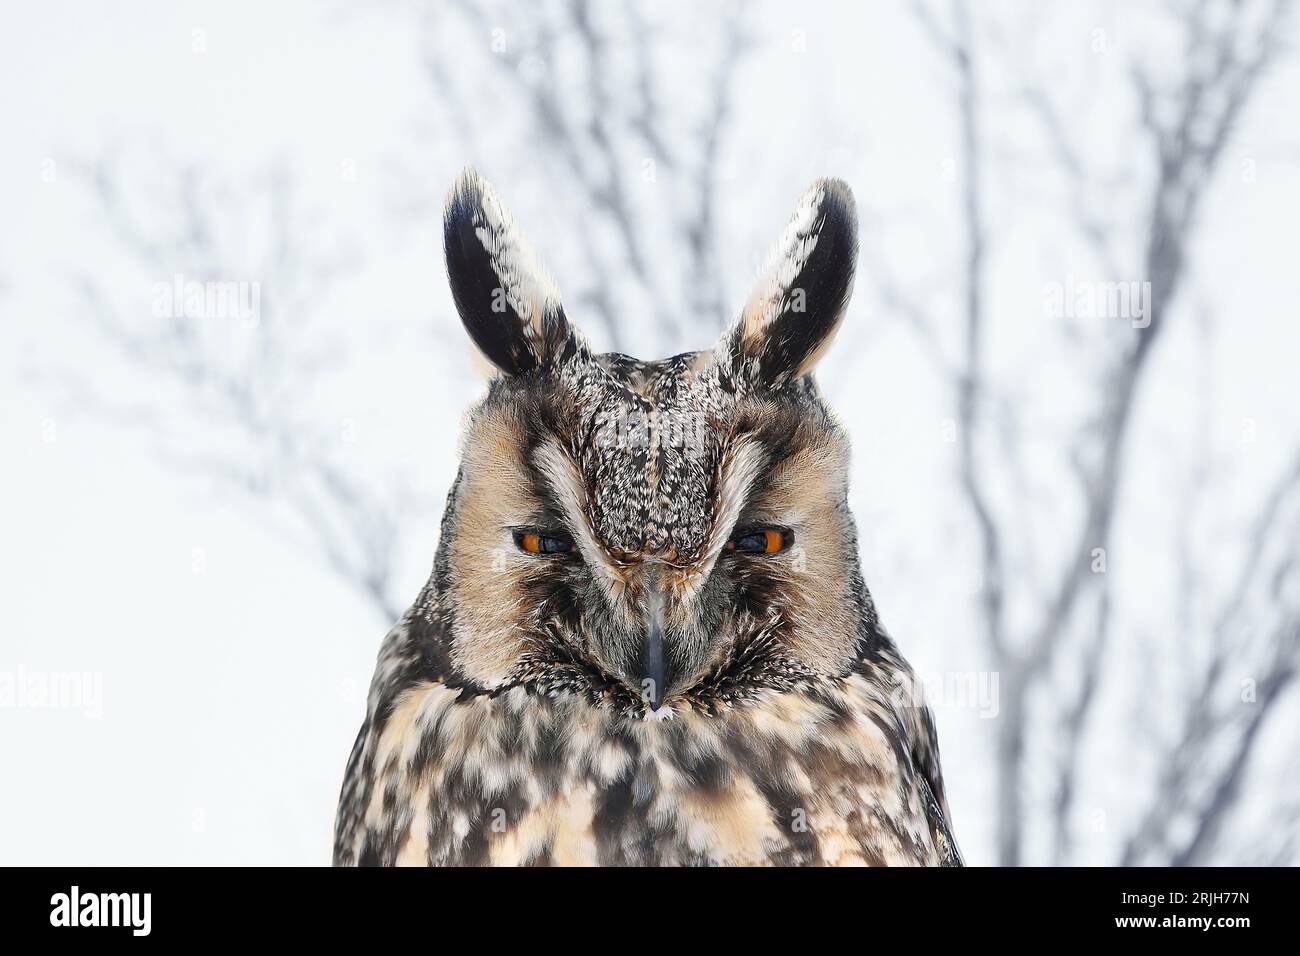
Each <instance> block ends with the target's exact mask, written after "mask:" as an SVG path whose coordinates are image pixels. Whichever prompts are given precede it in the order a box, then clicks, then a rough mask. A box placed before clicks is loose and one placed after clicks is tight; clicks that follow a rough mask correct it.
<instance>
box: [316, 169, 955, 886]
mask: <svg viewBox="0 0 1300 956" xmlns="http://www.w3.org/2000/svg"><path fill="white" fill-rule="evenodd" d="M443 239H444V244H445V252H446V263H447V274H448V279H449V281H450V285H451V291H452V297H453V299H454V301H455V304H456V308H457V310H458V312H459V314H460V318H461V320H462V322H463V324H464V326H465V329H466V331H467V332H468V333H469V337H470V338H471V339H472V340H473V342H474V345H475V346H477V348H478V350H479V351H480V352H481V353H482V354H483V356H484V357H485V358H486V359H487V361H488V362H489V363H490V364H491V366H492V367H493V375H492V377H491V379H490V382H489V384H488V386H487V388H486V394H485V395H484V396H483V397H482V398H481V400H480V401H478V403H477V404H476V405H474V406H473V408H472V409H471V410H470V411H469V413H468V415H467V417H466V425H465V433H464V438H463V443H462V449H461V460H460V468H459V473H458V475H457V477H456V480H455V483H454V484H453V486H452V489H451V492H450V494H449V496H448V499H447V505H446V510H445V512H444V514H443V518H442V526H441V534H440V539H439V542H438V547H437V552H436V556H435V559H434V567H433V571H432V574H431V576H430V578H429V580H428V583H427V584H426V585H425V587H424V589H423V591H422V592H421V593H420V595H419V597H418V598H417V599H416V600H415V602H414V604H413V605H412V606H411V608H410V609H409V610H408V611H407V612H406V614H405V615H404V616H403V617H402V619H401V620H400V621H399V622H398V623H397V624H396V626H395V627H394V628H393V629H392V631H391V632H390V633H389V634H388V636H387V638H386V639H385V640H384V642H383V644H382V647H381V649H380V651H379V659H378V664H377V667H376V669H375V674H374V680H373V683H372V685H371V688H370V692H369V697H368V701H367V707H366V715H365V720H364V722H363V724H362V726H361V731H360V733H359V734H358V735H357V739H356V743H355V745H354V746H353V748H352V752H351V756H350V758H349V760H348V763H347V770H346V774H345V779H344V782H343V788H342V793H341V796H340V799H339V807H338V815H337V820H336V826H335V842H334V862H335V863H336V864H337V865H358V864H360V865H368V864H378V865H395V864H415V865H452V866H465V865H503V866H514V865H557V866H567V865H601V866H606V865H631V866H661V865H662V866H668V865H739V866H748V865H764V864H765V865H780V866H794V865H798V866H805V865H855V864H856V865H960V864H961V856H960V854H959V852H958V849H957V844H956V842H955V840H954V839H953V835H952V829H951V826H950V816H949V812H948V806H947V801H946V798H945V795H944V786H943V778H942V775H941V773H940V769H939V751H938V744H937V740H936V736H935V729H934V724H933V720H932V717H931V714H930V711H929V710H928V709H927V708H926V707H925V705H924V704H923V702H922V701H921V700H920V698H919V695H918V693H917V681H916V679H915V677H914V675H913V672H912V670H911V669H910V667H909V666H908V664H907V663H906V662H905V661H904V660H903V658H902V656H901V655H900V654H899V651H898V648H897V647H896V646H895V644H894V642H893V640H892V639H891V638H890V637H889V635H888V634H887V633H886V631H885V629H884V628H883V626H882V625H881V623H880V621H879V619H878V618H877V614H876V609H875V606H874V605H873V603H872V599H871V595H870V594H869V592H868V591H867V588H866V586H865V584H864V583H863V579H862V574H861V570H860V565H859V559H858V545H857V532H856V528H855V525H854V520H853V516H852V514H851V513H850V511H849V507H848V462H849V447H848V441H847V438H846V435H845V430H844V428H843V426H842V425H841V424H840V422H839V421H838V420H837V418H836V417H835V415H834V414H833V413H832V412H831V410H830V409H829V408H828V407H827V405H826V402H825V400H824V399H823V397H822V395H821V393H820V391H819V390H818V387H817V384H816V383H815V381H814V379H813V368H814V366H815V365H816V363H817V361H818V358H819V357H820V356H821V355H822V354H823V352H824V351H825V350H826V348H827V345H828V344H829V343H830V341H831V339H832V337H833V336H834V334H835V331H836V329H837V327H838V326H839V324H840V321H841V319H842V318H843V315H844V312H845V309H846V306H847V303H848V299H849V295H850V291H851V289H852V284H853V273H854V267H855V260H856V256H857V225H856V215H855V211H854V203H853V197H852V195H851V193H850V192H849V189H848V187H847V186H846V185H845V184H844V183H843V182H841V181H838V180H833V179H823V180H819V181H817V182H816V183H814V184H813V185H812V186H811V188H809V190H808V191H807V192H806V193H805V194H804V196H803V198H802V200H801V201H800V202H799V204H798V206H797V208H796V209H795V212H794V216H793V218H792V219H791V221H790V223H789V226H788V227H787V228H786V230H785V232H784V234H783V235H782V236H781V238H780V240H779V242H778V243H777V245H776V247H775V248H774V251H773V253H772V255H771V259H770V261H769V263H768V265H767V267H766V269H765V270H764V271H763V273H762V274H761V278H760V279H759V281H758V283H757V285H756V287H755V288H754V290H753V292H752V294H751V295H750V297H749V299H748V301H747V303H746V304H745V305H744V308H743V310H742V311H741V312H740V315H739V316H738V318H737V319H736V320H735V321H734V323H733V324H732V325H731V327H730V328H729V329H727V331H726V332H725V333H724V334H723V335H722V337H721V339H720V340H719V341H718V342H717V343H716V344H715V345H714V346H713V347H712V348H709V349H706V350H704V351H698V352H688V353H684V354H681V355H674V356H672V357H671V358H665V359H659V360H655V361H641V360H638V359H635V358H632V357H630V356H627V355H622V354H617V353H603V354H601V353H595V352H593V351H592V349H591V348H590V347H589V346H588V344H587V340H586V339H585V338H584V337H583V334H582V332H581V331H580V330H579V328H578V327H577V325H576V324H574V322H573V321H571V320H570V318H569V315H568V313H567V312H566V310H565V308H564V306H563V305H562V303H561V300H560V295H559V292H558V291H557V289H556V286H555V284H554V282H553V281H552V280H551V278H550V277H549V275H548V274H547V272H546V271H545V270H544V269H543V268H542V266H541V265H540V264H539V262H538V260H537V258H536V257H535V256H534V254H533V252H532V250H531V247H530V246H529V244H528V242H527V240H526V239H525V238H524V236H523V235H522V233H521V232H520V230H519V229H518V227H517V226H516V224H515V220H514V219H513V217H512V216H511V215H510V213H509V212H508V211H507V209H506V207H505V206H504V205H503V204H502V202H501V200H500V198H499V197H498V195H497V193H496V192H495V191H494V190H493V188H492V187H491V186H490V185H489V184H488V183H487V182H486V181H484V180H483V179H482V178H480V177H479V176H478V175H477V174H476V173H475V172H473V171H472V170H467V171H466V172H465V173H463V174H462V175H461V177H460V178H459V179H458V181H457V182H456V183H455V185H454V186H453V188H452V190H451V192H450V195H449V197H448V200H447V204H446V208H445V214H444V223H443Z"/></svg>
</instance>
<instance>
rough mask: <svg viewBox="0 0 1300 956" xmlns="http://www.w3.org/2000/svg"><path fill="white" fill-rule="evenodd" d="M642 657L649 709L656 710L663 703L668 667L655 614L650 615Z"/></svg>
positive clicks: (660, 626)
mask: <svg viewBox="0 0 1300 956" xmlns="http://www.w3.org/2000/svg"><path fill="white" fill-rule="evenodd" d="M644 650H645V653H644V656H643V659H644V663H645V667H644V672H645V680H646V681H647V682H648V687H647V691H648V694H647V696H648V698H649V701H650V709H651V710H658V709H659V708H660V706H661V705H662V704H663V702H664V688H665V686H667V682H668V667H667V664H666V662H665V659H664V632H663V627H662V625H660V623H659V614H658V613H657V612H654V613H651V614H650V621H649V624H648V626H647V627H646V634H645V649H644Z"/></svg>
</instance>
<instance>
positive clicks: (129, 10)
mask: <svg viewBox="0 0 1300 956" xmlns="http://www.w3.org/2000/svg"><path fill="white" fill-rule="evenodd" d="M1298 31H1300V25H1298V23H1297V19H1296V15H1295V12H1294V11H1293V10H1291V9H1290V7H1289V5H1288V4H1287V3H1285V2H1282V3H1271V2H1241V3H1227V2H1209V0H1207V2H1182V0H1178V2H1162V3H1154V2H1153V3H1118V2H1115V3H1111V2H1101V0H1095V2H1087V3H1066V2H1048V3H1043V2H1036V0H999V2H988V3H984V2H981V3H978V4H975V3H971V4H969V5H968V4H966V3H964V2H961V0H956V2H951V3H950V2H948V0H928V2H922V3H902V2H872V3H856V2H854V3H850V2H841V3H822V2H819V3H800V4H780V3H775V2H767V3H763V2H752V3H735V4H722V3H719V4H701V3H671V4H661V3H655V4H650V3H641V4H632V5H629V4H621V3H616V2H615V3H599V4H595V3H591V4H588V3H584V2H581V0H574V2H564V3H546V4H533V3H527V4H525V3H517V4H505V3H480V2H474V0H458V2H435V0H430V2H427V3H402V2H375V3H369V4H343V3H307V2H284V3H274V4H267V3H254V2H220V3H218V2H178V3H163V2H148V3H146V2H138V3H122V4H98V3H91V2H85V0H83V2H66V0H46V2H43V3H41V4H37V5H30V6H26V7H23V8H21V9H15V10H12V11H10V14H9V16H8V17H7V18H6V28H5V29H4V30H3V31H0V86H2V88H3V89H4V90H5V93H4V95H3V97H0V128H2V129H4V130H5V137H4V149H3V150H0V209H2V210H3V213H4V218H3V226H2V227H0V455H2V456H3V458H2V463H0V482H2V483H3V484H2V485H0V540H2V541H3V549H2V551H0V555H2V557H0V562H3V563H2V565H0V581H2V582H3V597H2V599H0V759H2V760H3V766H4V771H3V777H4V784H3V786H2V787H0V863H35V862H40V863H65V864H73V863H76V864H91V863H128V864H144V863H182V864H184V863H200V864H236V863H303V864H321V863H325V862H327V861H328V859H329V853H330V842H331V824H332V817H333V811H334V804H335V799H336V796H337V792H338V786H339V783H340V779H341V774H342V769H343V763H344V760H345V758H346V755H347V753H348V750H349V747H350V746H351V744H352V740H353V737H354V735H355V732H356V729H357V726H358V725H359V721H360V719H361V716H362V710H363V698H364V692H365V687H366V685H367V683H368V681H369V678H370V674H371V669H372V664H373V659H374V654H375V652H376V649H377V647H378V644H379V641H380V639H381V638H382V636H383V634H384V632H385V631H386V629H387V627H388V625H389V623H391V621H392V619H393V617H394V615H395V614H396V613H398V612H399V611H400V609H401V608H402V607H404V606H405V604H406V603H407V602H409V601H410V600H411V599H413V598H414V596H415V595H416V593H417V592H418V590H419V589H420V587H421V585H422V584H423V582H424V581H425V579H426V577H427V574H428V571H429V567H430V564H431V560H432V555H433V553H434V549H435V547H436V544H437V530H438V521H439V517H440V513H441V508H442V503H443V499H444V496H445V495H446V492H447V489H448V486H449V483H450V481H451V479H452V477H453V475H454V470H455V463H456V453H457V432H458V427H459V421H460V417H461V415H462V413H463V410H464V409H465V407H466V406H467V405H468V404H469V403H470V402H471V401H472V400H473V399H474V397H475V396H476V395H477V394H478V393H479V391H480V390H481V388H482V380H481V379H480V378H479V375H478V371H477V368H476V366H475V364H474V361H473V360H472V357H471V356H472V353H471V347H470V345H469V343H468V340H467V339H466V337H465V336H464V334H463V332H462V331H461V329H460V326H459V322H458V320H457V318H456V316H455V314H454V311H453V309H452V307H451V303H450V299H449V296H448V294H447V290H446V281H445V275H444V272H443V266H442V263H441V257H440V242H439V214H440V209H441V202H442V197H443V195H444V193H445V191H446V189H447V187H448V185H449V184H450V183H451V181H452V179H453V178H454V176H455V175H456V173H457V172H458V171H459V169H460V168H461V167H462V166H464V165H466V164H471V163H472V164H474V165H476V166H477V167H478V168H479V169H480V171H481V172H483V173H484V174H485V175H486V176H487V177H488V178H490V179H491V180H493V181H494V182H495V184H496V185H497V187H498V188H499V189H500V191H501V192H502V194H503V195H504V197H505V199H506V201H507V202H508V203H509V204H510V206H511V207H512V208H513V210H514V212H515V214H516V216H517V217H518V218H519V219H520V221H521V222H522V224H523V226H524V228H525V229H526V230H527V232H528V233H529V234H530V235H531V237H532V239H533V241H534V243H535V245H537V246H538V248H539V249H540V250H541V252H542V253H543V256H544V257H545V258H546V259H547V261H548V263H549V265H550V267H551V269H552V271H553V272H554V274H555V276H556V278H557V280H558V283H559V285H560V288H561V290H562V291H563V292H564V294H565V299H566V302H567V304H568V308H569V313H570V315H571V316H572V317H573V318H574V319H576V320H577V321H578V322H579V323H580V324H582V325H583V326H584V328H585V330H586V331H587V333H588V335H589V337H590V338H591V339H592V340H593V342H594V344H595V345H596V346H597V347H601V348H608V347H612V346H614V345H617V346H618V347H619V348H620V349H622V350H625V351H628V352H632V353H634V354H638V355H641V356H643V357H652V356H659V355H665V354H670V353H672V352H676V351H681V350H684V349H688V348H703V347H706V346H707V345H709V344H710V343H711V342H712V341H713V339H714V338H715V336H716V335H717V333H718V331H719V329H720V327H721V324H722V323H723V322H724V321H725V320H726V319H728V318H729V317H730V316H731V315H732V314H733V313H734V311H735V310H736V309H737V308H738V307H739V305H740V303H741V302H742V300H743V297H744V295H745V293H746V291H747V288H748V284H749V282H750V281H751V280H752V278H753V277H754V273H755V268H756V266H757V264H758V263H759V261H760V260H761V256H762V254H763V253H764V252H765V251H766V249H767V247H768V245H769V244H770V243H771V242H773V241H774V240H775V239H776V237H777V235H778V234H779V232H780V230H781V228H782V226H783V225H784V222H785V219H786V216H787V215H788V214H789V211H790V209H791V208H792V206H793V203H794V202H795V200H796V199H797V198H798V196H799V195H800V193H801V191H802V190H803V189H804V188H805V187H806V185H807V184H808V183H809V182H810V181H811V180H812V179H814V178H815V177H817V176H820V175H834V176H840V177H843V178H845V179H846V180H848V181H849V183H850V184H851V185H852V187H853V189H854V191H855V194H856V196H857V200H858V204H859V212H860V215H861V232H862V257H861V261H860V265H859V273H858V282H857V292H856V297H855V299H854V302H853V305H852V307H851V309H850V313H849V316H848V318H847V320H846V322H845V325H844V328H843V329H842V331H841V334H840V336H839V339H838V341H837V342H836V344H835V346H834V347H833V348H832V350H831V351H830V353H829V354H828V356H827V358H826V359H825V361H824V362H823V364H822V366H821V369H820V372H819V378H820V380H821V382H822V386H823V388H824V390H825V392H826V393H827V395H828V396H829V398H830V400H831V401H832V402H833V403H834V405H835V406H836V408H837V409H838V411H839V413H840V414H841V417H842V418H843V420H844V421H845V422H846V423H847V425H848V427H849V429H850V431H851V434H852V437H853V441H854V472H853V484H852V492H851V494H852V505H853V507H854V510H855V512H856V514H857V517H858V522H859V527H860V531H861V538H862V551H863V561H864V567H865V574H866V579H867V582H868V585H869V586H870V588H871V589H872V592H873V594H874V596H875V599H876V601H877V603H878V605H879V607H880V609H881V613H882V615H883V617H884V620H885V622H886V624H887V625H888V627H889V629H890V630H891V632H892V633H893V634H894V636H895V637H896V639H897V640H898V642H899V644H900V645H901V647H902V648H903V650H904V652H905V653H906V654H907V656H908V657H909V658H910V659H911V660H912V662H913V663H914V665H915V666H916V667H917V669H918V670H919V671H920V672H921V673H922V674H924V675H926V676H927V677H928V678H929V679H930V681H931V683H932V691H933V693H932V697H933V702H934V705H935V711H936V716H937V720H938V726H939V732H940V742H941V746H942V755H943V764H944V771H945V777H946V779H947V782H948V788H949V794H950V800H951V803H952V810H953V815H954V818H955V826H956V832H957V835H958V838H959V840H960V842H961V844H962V847H963V849H964V851H965V853H966V855H967V858H968V860H969V862H972V863H977V864H995V863H1087V864H1114V863H1121V862H1122V863H1138V864H1143V863H1168V862H1176V863H1189V862H1192V863H1195V862H1200V863H1295V862H1296V861H1297V856H1298V855H1300V845H1298V844H1297V837H1298V836H1300V766H1298V760H1300V754H1298V748H1297V743H1298V742H1300V706H1298V705H1297V697H1298V696H1300V695H1298V694H1297V692H1296V688H1295V687H1294V682H1293V677H1294V671H1295V668H1296V665H1297V663H1298V660H1297V633H1298V628H1300V582H1297V579H1296V577H1297V571H1296V568H1295V567H1294V564H1295V561H1296V558H1297V557H1300V500H1297V499H1300V471H1298V470H1297V463H1298V461H1300V459H1298V458H1297V455H1300V414H1298V411H1300V375H1298V374H1297V365H1298V360H1300V321H1298V319H1300V316H1298V315H1297V307H1296V303H1297V299H1298V298H1300V296H1298V295H1297V293H1300V268H1298V267H1297V266H1298V263H1297V243H1296V239H1295V229H1296V222H1297V219H1298V216H1297V214H1298V213H1300V133H1298V132H1297V124H1296V116H1297V115H1300V73H1298V72H1297V67H1298V66H1300V62H1298V61H1297V51H1296V49H1295V47H1296V40H1297V39H1300V32H1298ZM177 275H181V276H183V277H184V279H185V280H195V281H227V282H242V283H249V284H256V288H257V290H258V293H259V311H258V316H257V319H258V321H257V322H256V323H255V324H254V323H251V322H244V321H240V320H239V319H238V318H233V317H230V316H221V315H203V316H197V317H196V316H191V317H185V316H184V315H181V316H179V317H177V316H170V317H169V316H159V315H158V314H156V309H155V305H156V302H155V300H156V292H157V286H158V285H159V284H164V285H166V284H169V283H172V282H173V281H174V277H175V276H177ZM1129 281H1135V282H1150V283H1151V289H1152V295H1153V309H1152V314H1151V319H1152V321H1151V324H1150V325H1149V326H1148V327H1146V328H1134V324H1133V323H1132V322H1131V321H1130V320H1129V319H1128V318H1126V317H1125V316H1122V315H1107V314H1101V315H1086V314H1085V315H1074V316H1072V317H1070V316H1066V315H1062V314H1059V313H1060V310H1057V309H1054V308H1053V307H1052V306H1051V305H1050V301H1051V290H1053V289H1060V288H1067V283H1069V284H1072V285H1069V286H1068V287H1069V288H1083V289H1085V290H1087V289H1095V288H1101V286H1100V284H1101V283H1113V282H1129ZM251 287H252V286H251V285H250V288H251ZM1102 311H1103V313H1104V311H1105V310H1102ZM995 691H996V693H994V692H995ZM981 692H982V693H981Z"/></svg>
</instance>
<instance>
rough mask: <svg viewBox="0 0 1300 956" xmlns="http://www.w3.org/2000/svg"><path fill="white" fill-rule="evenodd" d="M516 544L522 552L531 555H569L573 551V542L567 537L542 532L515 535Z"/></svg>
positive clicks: (520, 532)
mask: <svg viewBox="0 0 1300 956" xmlns="http://www.w3.org/2000/svg"><path fill="white" fill-rule="evenodd" d="M515 544H517V545H519V550H520V551H527V552H528V553H529V554H569V553H570V552H571V551H573V541H572V539H570V538H568V537H567V536H565V535H562V534H558V533H552V534H542V533H541V532H540V531H519V532H517V533H516V534H515Z"/></svg>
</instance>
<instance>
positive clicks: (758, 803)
mask: <svg viewBox="0 0 1300 956" xmlns="http://www.w3.org/2000/svg"><path fill="white" fill-rule="evenodd" d="M458 727H459V732H458V733H456V734H453V735H447V734H445V733H433V734H432V736H431V737H430V736H428V735H429V734H430V730H429V729H428V728H426V729H425V730H424V731H423V733H424V734H425V735H426V736H425V738H424V739H422V740H420V741H419V742H418V743H414V742H408V744H407V746H405V747H403V750H405V751H406V752H407V753H410V754H416V755H420V754H423V755H424V759H422V760H421V759H415V760H408V761H405V762H397V763H389V764H388V770H389V772H388V773H387V774H384V775H382V779H380V780H377V781H376V783H377V786H376V788H375V790H374V793H373V794H372V807H375V806H378V807H379V808H380V814H379V815H378V817H372V819H377V818H378V819H382V820H383V821H384V823H385V825H383V826H381V827H379V828H376V829H372V830H371V832H370V839H371V840H373V841H374V843H373V847H372V848H373V849H375V850H377V851H379V852H378V853H377V861H378V862H392V863H397V864H414V865H429V864H432V865H495V866H529V865H540V866H545V865H557V866H581V865H600V866H611V865H615V866H616V865H634V866H665V865H772V864H774V865H837V864H872V863H876V864H879V863H900V862H925V860H924V859H923V857H924V856H925V854H926V853H927V852H928V850H927V847H928V844H929V841H928V839H927V836H928V835H927V833H926V831H925V820H924V813H923V810H922V807H921V803H920V801H919V800H917V799H916V798H915V797H914V796H909V794H908V789H909V788H908V786H907V782H906V780H905V778H904V777H903V776H902V775H900V773H899V768H898V767H897V765H896V764H895V762H894V759H893V755H892V752H891V751H890V750H889V748H888V747H881V748H873V747H871V746H869V741H864V740H852V739H851V737H850V736H844V735H841V736H839V737H837V736H836V733H837V732H836V731H835V729H834V728H823V729H822V732H821V733H820V734H818V735H816V738H815V739H814V736H813V735H812V734H811V733H807V734H805V733H803V732H802V730H801V728H800V727H799V726H798V725H790V726H784V727H782V726H772V727H766V728H765V727H764V726H762V725H761V724H756V723H753V722H751V721H742V722H721V721H719V722H713V723H711V722H709V721H707V720H704V719H701V718H689V717H688V718H681V719H679V720H678V721H676V722H672V721H667V722H664V723H663V724H653V723H648V722H644V721H642V722H637V723H632V724H623V723H618V722H611V721H606V720H603V719H601V718H599V717H593V716H592V715H590V714H583V713H580V712H578V713H568V714H564V713H560V714H554V713H543V714H540V715H533V714H529V713H528V712H527V711H522V712H510V711H506V712H505V713H498V712H494V713H492V714H490V715H487V716H485V717H483V718H481V719H478V720H474V719H465V720H463V721H460V722H458ZM410 729H411V732H412V733H417V732H419V730H418V728H417V727H415V726H412V727H411V728H410ZM434 729H435V730H436V729H437V728H434ZM443 729H444V730H445V726H444V727H443ZM412 744H414V745H412ZM385 805H387V807H388V809H387V810H386V811H385V810H384V809H383V808H384V806H385Z"/></svg>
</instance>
